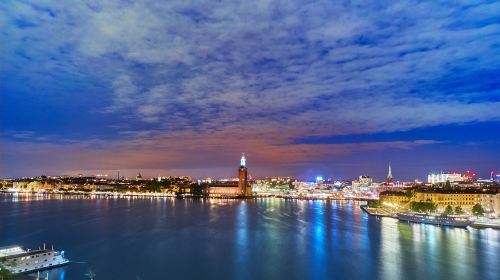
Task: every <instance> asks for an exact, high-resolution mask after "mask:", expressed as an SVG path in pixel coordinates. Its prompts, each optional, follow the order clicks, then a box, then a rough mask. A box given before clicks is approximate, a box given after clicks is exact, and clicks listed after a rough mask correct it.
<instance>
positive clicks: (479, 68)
mask: <svg viewBox="0 0 500 280" xmlns="http://www.w3.org/2000/svg"><path fill="white" fill-rule="evenodd" d="M0 7H1V14H0V177H19V176H36V175H42V174H44V175H62V174H78V173H84V174H94V173H106V172H107V173H109V174H115V173H117V172H118V170H120V172H121V174H123V175H126V176H134V175H135V174H136V173H137V172H141V173H142V174H143V176H158V175H163V176H168V175H189V176H193V177H195V178H202V177H213V178H219V177H236V176H237V168H238V163H239V157H240V155H241V153H242V152H244V153H245V154H246V155H247V162H248V167H249V173H250V174H251V176H252V177H254V178H258V177H264V176H272V175H277V176H278V175H279V176H294V177H297V178H304V179H307V178H314V177H315V176H317V175H322V176H323V177H326V178H335V179H342V178H355V177H357V176H359V175H361V174H367V175H370V176H372V177H374V178H375V179H378V180H383V179H384V178H385V176H386V174H387V166H388V164H389V162H390V163H391V165H392V169H393V175H394V177H395V179H396V180H413V179H415V178H422V179H424V178H426V176H427V174H428V173H429V172H439V171H458V172H463V171H465V170H473V171H475V172H476V173H477V174H478V176H480V177H483V178H485V177H486V178H488V177H489V176H490V172H491V171H494V172H499V173H500V17H499V16H498V15H499V14H500V2H498V1H405V0H402V1H304V0H300V1H295V0H286V1H237V0H229V1H225V0H221V1H187V0H180V1H177V0H171V1H114V0H95V1H48V0H36V1H13V0H7V1H1V3H0Z"/></svg>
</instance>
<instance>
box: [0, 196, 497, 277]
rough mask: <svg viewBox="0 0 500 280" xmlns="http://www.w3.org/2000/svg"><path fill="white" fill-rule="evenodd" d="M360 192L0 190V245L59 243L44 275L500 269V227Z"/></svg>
mask: <svg viewBox="0 0 500 280" xmlns="http://www.w3.org/2000/svg"><path fill="white" fill-rule="evenodd" d="M361 203H362V202H354V201H301V200H284V199H277V198H275V199H273V198H267V199H266V198H262V199H249V200H224V199H206V200H202V199H198V200H197V199H175V198H104V197H100V198H99V197H90V196H58V195H15V194H0V247H1V246H7V245H23V246H26V247H30V248H37V247H38V246H41V245H42V244H43V243H44V242H45V243H47V244H50V245H52V244H53V245H54V246H55V248H56V249H58V250H64V251H65V255H66V257H67V258H68V259H70V260H71V261H72V262H71V264H69V265H67V266H63V267H60V268H57V269H53V270H51V271H49V279H67V280H74V279H75V280H78V279H89V278H88V277H87V276H85V274H87V273H88V272H89V271H92V273H94V274H95V279H97V280H99V279H133V280H137V279H499V277H500V266H499V265H498V263H499V262H498V261H499V260H500V231H499V230H493V229H483V230H478V229H472V228H467V229H462V228H449V227H439V226H433V225H423V224H408V223H404V222H400V221H398V220H396V219H392V218H377V217H372V216H369V215H368V214H366V213H365V212H363V211H362V210H361V209H360V204H361ZM44 274H45V273H44Z"/></svg>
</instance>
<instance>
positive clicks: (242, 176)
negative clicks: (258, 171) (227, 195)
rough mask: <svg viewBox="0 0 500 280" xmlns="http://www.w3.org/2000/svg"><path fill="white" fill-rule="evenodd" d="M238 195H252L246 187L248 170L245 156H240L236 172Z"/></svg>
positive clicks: (247, 186)
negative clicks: (238, 167)
mask: <svg viewBox="0 0 500 280" xmlns="http://www.w3.org/2000/svg"><path fill="white" fill-rule="evenodd" d="M238 193H239V194H240V195H252V190H251V189H250V188H249V185H248V170H247V166H246V158H245V154H242V155H241V159H240V169H239V172H238Z"/></svg>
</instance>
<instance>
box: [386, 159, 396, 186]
mask: <svg viewBox="0 0 500 280" xmlns="http://www.w3.org/2000/svg"><path fill="white" fill-rule="evenodd" d="M393 181H394V180H393V178H392V169H391V163H390V162H389V172H387V181H386V184H387V185H392V184H393Z"/></svg>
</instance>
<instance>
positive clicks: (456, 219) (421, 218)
mask: <svg viewBox="0 0 500 280" xmlns="http://www.w3.org/2000/svg"><path fill="white" fill-rule="evenodd" d="M397 217H398V219H399V220H400V221H407V222H412V223H422V224H431V225H440V226H452V227H468V226H470V225H472V224H473V223H474V220H473V219H472V218H471V217H467V216H447V215H429V214H422V213H411V212H405V213H398V214H397Z"/></svg>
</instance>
